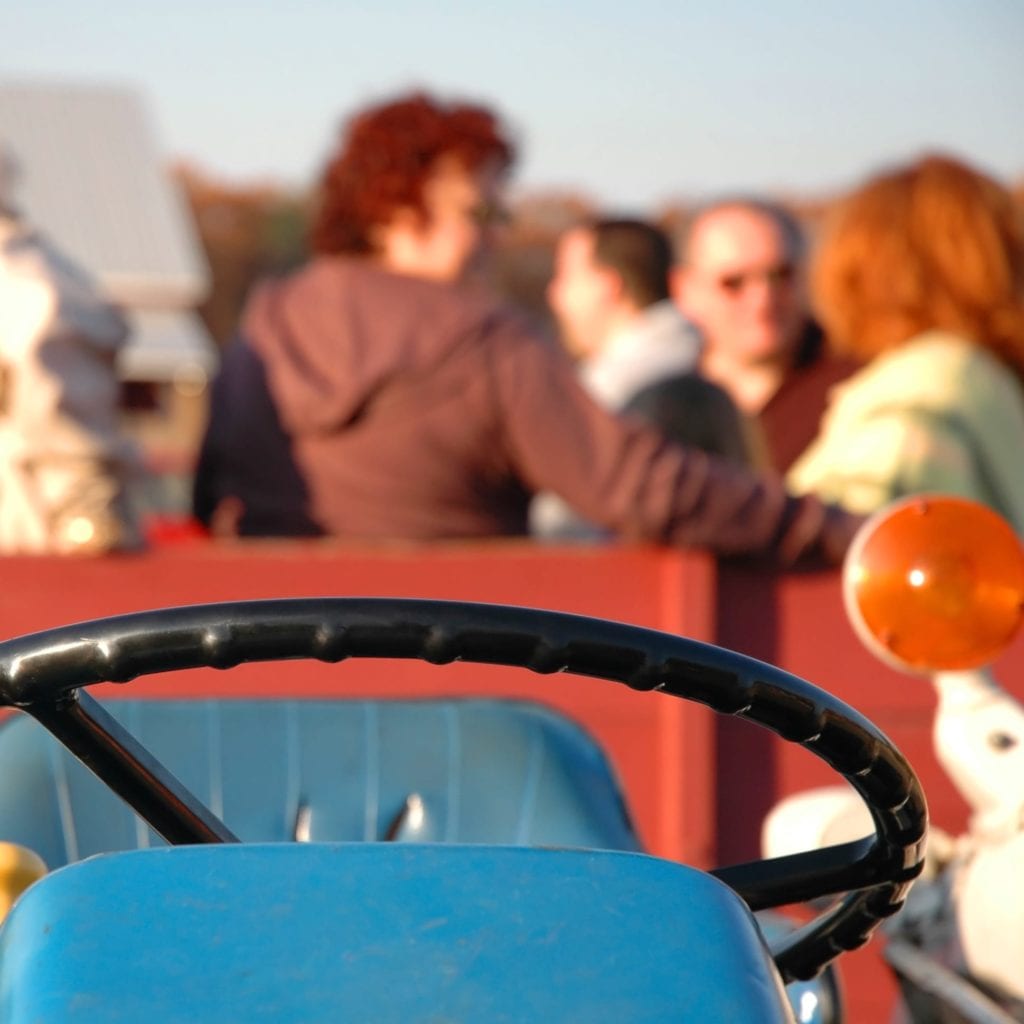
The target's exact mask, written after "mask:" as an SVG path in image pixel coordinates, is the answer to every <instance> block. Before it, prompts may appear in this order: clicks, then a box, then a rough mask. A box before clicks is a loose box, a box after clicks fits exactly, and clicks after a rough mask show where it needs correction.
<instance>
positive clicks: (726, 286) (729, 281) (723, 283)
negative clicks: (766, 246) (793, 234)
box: [718, 263, 796, 295]
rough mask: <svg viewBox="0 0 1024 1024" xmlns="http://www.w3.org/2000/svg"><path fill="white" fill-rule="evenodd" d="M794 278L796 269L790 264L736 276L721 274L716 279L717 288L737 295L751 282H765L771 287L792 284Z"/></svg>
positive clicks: (780, 264) (777, 265) (779, 264)
mask: <svg viewBox="0 0 1024 1024" xmlns="http://www.w3.org/2000/svg"><path fill="white" fill-rule="evenodd" d="M795 276H796V267H794V266H793V264H792V263H778V264H776V265H775V266H774V267H768V268H767V269H766V270H750V271H746V272H740V273H736V274H723V275H722V276H721V277H720V278H719V279H718V287H719V288H721V289H722V291H723V292H727V293H728V294H729V295H739V294H740V293H741V292H743V291H744V289H746V287H747V285H748V284H750V283H751V282H753V281H765V282H766V283H767V284H769V285H771V286H772V287H776V288H777V287H780V286H782V285H787V284H792V282H793V278H794V277H795Z"/></svg>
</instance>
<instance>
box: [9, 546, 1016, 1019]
mask: <svg viewBox="0 0 1024 1024" xmlns="http://www.w3.org/2000/svg"><path fill="white" fill-rule="evenodd" d="M0 564H2V567H3V577H4V583H5V585H4V586H3V588H2V590H0V634H2V635H5V636H14V635H17V634H20V633H26V632H32V631H36V630H40V629H45V628H47V627H51V626H57V625H63V624H65V623H68V622H73V621H77V620H81V619H88V618H97V617H100V616H104V615H110V614H115V613H122V612H128V611H135V610H140V609H144V608H151V607H161V606H168V605H180V604H191V603H199V602H208V601H218V600H236V599H245V598H260V597H298V596H322V595H333V596H355V595H362V596H406V597H433V598H444V599H460V600H478V601H490V602H499V603H507V604H522V605H530V606H535V607H546V608H552V609H557V610H561V611H570V612H576V613H580V614H585V615H596V616H601V617H605V618H612V619H618V620H620V621H624V622H631V623H636V624H639V625H644V626H651V627H654V628H657V629H663V630H668V631H671V632H679V633H684V634H686V635H689V636H692V637H695V638H697V639H701V640H708V641H711V642H714V643H719V644H722V645H723V646H727V647H732V648H734V649H736V650H740V651H743V652H744V653H747V654H751V655H753V656H755V657H758V658H761V659H763V660H766V661H770V662H773V663H776V664H779V665H781V666H782V667H783V668H786V669H788V670H790V671H792V672H795V673H796V674H797V675H800V676H803V677H804V678H807V679H809V680H810V681H812V682H814V683H816V684H817V685H819V686H821V687H824V688H826V689H829V690H832V691H833V692H834V693H836V694H837V695H838V696H839V697H840V698H842V699H843V700H845V701H846V702H847V703H849V704H852V705H853V706H855V707H856V708H857V709H858V710H860V711H862V712H863V713H864V714H866V715H867V716H868V717H869V718H870V719H872V720H873V721H874V722H875V723H876V724H877V725H879V726H880V727H881V728H882V729H883V730H884V731H885V732H887V733H888V734H889V736H890V737H891V738H892V739H893V740H894V741H895V742H896V743H897V745H898V746H899V747H900V748H901V749H902V750H903V751H904V753H905V754H906V755H907V756H908V757H909V759H910V760H911V763H912V764H914V766H915V768H916V769H917V771H918V773H919V774H920V776H921V778H922V782H923V783H924V786H925V791H926V793H927V794H928V798H929V803H930V806H931V808H932V815H933V820H935V821H936V822H937V823H938V824H940V825H942V826H943V827H945V828H947V829H957V828H959V827H961V826H962V824H963V822H964V819H965V816H966V808H965V807H964V805H963V803H962V801H961V800H960V799H959V797H958V796H957V795H956V794H955V792H954V791H953V790H952V787H951V786H950V784H949V783H948V781H947V780H946V779H945V776H944V775H943V774H942V773H941V771H940V769H939V768H938V765H937V764H936V762H935V760H934V757H933V755H932V752H931V744H930V735H929V729H930V723H931V709H932V694H931V691H930V687H929V685H928V684H927V683H926V682H922V681H920V680H917V679H912V678H909V677H904V676H901V675H899V674H898V673H896V672H894V671H892V670H890V669H887V668H885V667H883V666H882V665H880V664H879V663H878V662H877V661H875V660H874V659H873V658H871V657H870V656H869V655H868V654H867V653H866V652H865V651H864V650H863V649H862V648H861V647H860V645H859V643H858V642H857V640H856V638H855V637H854V636H853V634H852V631H851V630H850V627H849V626H848V624H847V623H846V620H845V617H844V614H843V610H842V602H841V597H840V592H839V582H838V575H837V574H836V573H835V572H824V573H809V574H801V573H781V574H779V573H769V572H767V571H765V570H764V569H756V568H752V567H750V566H745V565H743V564H740V563H726V564H723V565H720V566H716V565H715V563H714V562H713V561H712V560H711V559H710V558H709V557H707V556H706V555H704V554H702V553H699V552H682V551H671V550H664V549H657V548H648V547H607V548H590V547H582V548H543V547H539V546H535V545H531V544H529V543H525V542H522V543H516V542H494V543H490V544H473V545H463V544H447V545H436V546H430V547H426V546H418V545H393V546H381V547H375V548H365V547H346V546H344V545H338V544H328V543H320V542H309V543H291V542H289V543H276V542H273V543H271V542H267V543H251V544H237V545H214V544H207V543H195V544H182V545H178V546H171V547H167V548H163V549H157V550H154V551H151V552H149V553H147V554H145V555H139V556H124V557H119V558H106V559H100V560H95V561H84V560H83V561H75V560H62V559H49V558H39V559H28V558H26V559H12V558H8V559H5V560H3V561H2V563H0ZM1020 666H1024V643H1022V644H1018V645H1017V646H1016V647H1015V648H1014V649H1012V650H1011V652H1010V653H1009V654H1008V655H1007V657H1006V658H1005V659H1004V662H1003V664H1002V665H1001V666H1000V667H1001V670H1002V671H1001V677H1002V678H1003V680H1004V682H1009V684H1010V686H1011V689H1016V692H1018V693H1021V692H1022V691H1021V689H1020V688H1019V687H1016V684H1015V681H1014V679H1013V672H1014V669H1015V668H1018V667H1020ZM285 690H287V691H288V692H290V693H293V694H296V695H323V694H338V695H352V696H372V695H377V696H383V695H426V694H442V693H443V694H470V693H473V694H492V695H502V694H503V695H509V696H515V697H524V698H530V699H534V700H538V701H542V702H545V703H548V704H550V705H552V706H554V707H556V708H559V709H561V710H562V711H565V712H567V713H568V714H570V715H572V716H573V717H574V718H576V719H577V720H578V721H580V722H581V723H583V724H584V725H585V726H586V727H587V728H588V729H589V730H590V731H591V732H592V733H593V734H594V735H595V736H596V737H597V738H598V740H599V741H600V742H601V743H602V745H603V746H604V748H605V749H606V750H607V751H608V752H609V754H610V756H611V758H612V760H613V762H614V764H615V766H616V768H617V770H618V772H619V774H620V777H621V779H622V781H623V784H624V786H625V789H626V793H627V799H628V802H629V804H630V807H631V808H632V811H633V814H634V817H635V819H636V821H637V824H638V826H639V829H640V832H641V835H642V837H643V839H644V842H645V843H646V845H647V847H648V849H650V850H651V851H652V852H654V853H657V854H659V855H661V856H664V857H671V858H676V859H680V860H685V861H687V862H689V863H692V864H696V865H698V866H705V867H706V866H709V865H711V864H713V863H716V862H717V863H726V862H729V861H735V860H739V859H747V858H751V857H754V856H756V855H757V852H758V851H757V847H758V834H759V829H760V823H761V820H762V818H763V817H764V813H765V812H766V811H767V809H768V808H769V807H770V806H771V805H772V803H773V802H774V801H775V800H777V799H778V798H779V797H780V796H781V795H783V794H785V793H789V792H793V791H795V790H799V789H803V788H806V787H807V786H810V785H817V784H820V783H827V782H830V781H834V779H833V777H831V776H830V773H829V770H828V769H827V768H826V767H825V766H824V765H823V764H821V763H820V762H818V761H817V760H816V759H815V758H813V757H811V756H810V755H808V754H805V753H804V752H803V751H801V750H799V749H797V748H793V747H791V746H789V745H787V744H784V743H782V742H781V741H778V740H776V739H775V738H774V737H772V736H770V735H769V734H767V733H765V732H763V731H762V730H759V729H757V728H755V727H753V726H750V725H748V724H747V723H744V722H741V721H737V720H732V719H727V718H719V717H716V716H715V715H713V714H712V713H711V712H709V711H707V710H706V709H704V708H701V707H698V706H696V705H691V704H686V703H683V702H681V701H678V700H675V699H673V698H670V697H666V696H664V695H661V694H639V693H634V692H632V691H630V690H628V689H627V688H625V687H622V686H618V685H616V684H614V683H607V682H602V681H597V680H586V679H580V678H575V677H571V676H536V675H533V674H531V673H528V672H524V671H521V670H512V669H503V668H496V667H490V666H470V665H454V666H446V667H443V668H437V667H434V666H429V665H421V664H419V663H415V662H406V661H379V662H367V661H363V662H359V661H356V662H345V663H342V664H340V665H322V664H318V663H309V664H301V663H291V662H289V663H285V664H281V663H278V664H271V665H251V666H243V667H240V668H238V669H233V670H231V671H230V672H226V673H220V672H216V671H215V670H200V671H196V672H190V673H172V674H169V675H168V676H165V677H158V678H153V679H149V680H145V681H138V682H136V683H132V684H129V687H128V688H127V689H125V690H120V689H118V690H117V691H116V693H118V694H125V695H127V694H128V693H129V692H131V693H132V694H133V695H137V694H139V693H157V692H161V693H165V694H168V693H171V692H175V693H180V694H199V693H216V694H222V695H231V694H237V695H239V696H241V695H258V694H276V693H280V692H282V691H285ZM846 962H847V967H846V968H845V970H844V974H845V976H846V977H847V987H848V989H850V990H852V991H850V993H849V994H850V996H851V1011H852V1013H851V1020H852V1021H853V1022H854V1024H856V1022H858V1021H882V1020H884V1019H885V1018H886V1015H887V1012H888V1008H889V1006H891V1001H892V998H893V995H894V989H893V987H892V985H891V983H889V982H888V980H887V976H886V975H885V972H884V971H883V970H882V969H881V968H880V966H879V960H878V955H877V949H875V948H873V947H869V948H868V949H867V950H865V951H862V952H860V953H858V954H855V955H854V956H853V957H847V958H846Z"/></svg>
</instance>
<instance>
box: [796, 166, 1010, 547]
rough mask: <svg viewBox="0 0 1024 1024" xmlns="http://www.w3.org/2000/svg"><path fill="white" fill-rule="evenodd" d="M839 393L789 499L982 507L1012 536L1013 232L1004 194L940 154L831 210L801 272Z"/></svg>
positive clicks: (854, 506)
mask: <svg viewBox="0 0 1024 1024" xmlns="http://www.w3.org/2000/svg"><path fill="white" fill-rule="evenodd" d="M812 290H813V293H814V299H815V304H816V307H817V311H818V314H819V316H820V317H821V320H822V323H823V325H824V327H825V329H826V332H827V334H828V337H829V339H830V341H831V343H832V344H833V346H834V347H835V348H836V349H837V350H838V351H840V352H841V353H843V354H846V355H851V356H854V357H856V358H858V359H861V360H864V361H865V364H866V365H864V367H863V368H862V369H861V370H860V371H858V372H857V373H855V374H854V375H853V376H852V377H850V378H848V379H847V380H846V381H844V382H843V383H842V384H840V385H838V386H837V387H836V388H835V390H834V392H833V396H832V400H831V403H830V406H829V409H828V411H827V413H826V415H825V417H824V419H823V421H822V428H821V432H820V433H819V436H818V438H817V439H816V440H815V442H814V443H813V444H812V445H811V446H810V447H809V448H808V449H807V451H806V452H805V453H804V454H803V456H801V458H800V459H799V460H798V461H797V463H796V464H795V465H794V466H793V468H792V470H791V471H790V473H789V476H788V482H789V483H790V485H791V487H792V488H793V489H794V490H796V491H798V492H800V493H807V492H814V493H817V494H818V495H819V496H821V497H823V498H826V499H827V500H831V501H837V502H839V503H840V504H842V505H844V506H845V507H847V508H849V509H851V510H853V511H857V512H861V513H866V512H871V511H873V510H874V509H876V508H879V507H880V506H882V505H884V504H885V503H886V502H888V501H890V500H892V499H894V498H897V497H900V496H902V495H907V494H914V493H921V492H946V493H951V494H959V495H962V496H964V497H970V498H974V499H976V500H979V501H982V502H984V503H986V504H988V505H990V506H991V507H992V508H994V509H995V510H996V511H998V512H1000V513H1001V514H1002V515H1004V516H1005V517H1006V518H1007V519H1008V520H1009V521H1010V522H1011V523H1013V525H1014V526H1015V527H1016V529H1017V531H1018V532H1020V533H1022V534H1024V462H1022V459H1021V454H1020V453H1021V448H1022V446H1024V231H1022V227H1021V223H1020V220H1019V213H1018V211H1016V210H1015V208H1014V204H1013V200H1012V197H1011V196H1010V194H1009V192H1008V191H1007V190H1005V189H1004V188H1002V187H1001V186H1000V185H998V184H997V183H996V182H994V181H992V180H991V179H990V178H987V177H986V176H984V175H982V174H980V173H978V172H977V171H975V170H973V169H971V168H970V167H967V166H965V165H964V164H962V163H960V162H958V161H956V160H953V159H950V158H948V157H942V156H930V157H926V158H924V159H921V160H919V161H917V162H916V163H913V164H911V165H909V166H907V167H902V168H899V169H897V170H894V171H892V172H890V173H886V174H882V175H880V176H878V177H876V178H874V179H872V180H871V181H869V182H868V183H867V184H866V185H864V186H863V187H861V188H860V189H858V190H857V191H855V192H854V193H853V194H852V195H851V196H849V197H848V198H847V199H846V200H845V201H844V202H842V203H840V205H839V207H838V208H837V210H836V211H835V212H834V214H833V215H832V218H831V221H830V223H828V224H827V225H826V229H825V233H824V235H823V238H822V241H821V243H820V247H819V250H818V253H817V258H816V261H815V264H814V267H813V270H812Z"/></svg>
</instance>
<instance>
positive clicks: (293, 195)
mask: <svg viewBox="0 0 1024 1024" xmlns="http://www.w3.org/2000/svg"><path fill="white" fill-rule="evenodd" d="M173 173H174V176H175V178H176V179H177V181H178V182H179V184H180V186H181V187H182V190H183V191H184V194H185V197H186V199H187V201H188V204H189V206H190V207H191V209H192V213H193V215H194V218H195V223H196V226H197V229H198V233H199V238H200V241H201V243H202V246H203V249H204V250H205V253H206V258H207V261H208V263H209V266H210V272H211V288H210V292H209V295H208V296H207V298H206V300H205V301H204V302H203V304H202V305H201V306H200V308H199V313H200V316H202V318H203V320H204V321H205V323H206V326H207V328H208V330H209V331H210V333H211V335H212V336H213V337H214V338H215V339H216V340H217V341H218V342H219V343H221V344H224V343H226V342H227V341H228V340H230V338H231V335H232V333H233V332H234V330H235V329H236V327H237V323H238V317H239V314H240V312H241V309H242V305H243V303H244V301H245V296H246V294H247V292H248V290H249V288H250V287H251V286H252V284H253V282H254V281H256V280H257V279H258V278H260V277H263V276H265V275H268V274H278V273H284V272H286V271H287V270H289V269H290V268H292V267H294V266H297V265H298V264H299V263H301V262H302V260H303V259H304V258H305V256H306V227H307V224H308V223H309V216H310V212H311V210H312V208H313V203H314V201H315V197H314V196H313V195H312V194H310V193H298V192H294V191H288V190H286V189H282V188H279V187H275V186H272V185H253V186H235V185H226V184H223V183H220V182H215V181H214V180H212V179H211V178H209V177H207V176H205V175H204V174H203V173H201V172H200V171H198V170H196V169H195V168H193V167H190V166H185V165H180V166H177V167H175V168H173ZM1013 192H1014V196H1015V198H1016V199H1017V202H1018V206H1019V207H1020V209H1021V215H1022V216H1024V179H1022V180H1021V181H1020V182H1019V183H1018V184H1017V185H1016V186H1015V187H1014V189H1013ZM782 200H783V201H784V202H785V203H786V205H788V206H789V207H790V208H791V209H792V210H793V211H794V212H795V213H796V214H797V216H798V217H800V219H801V220H802V221H803V222H804V223H805V225H806V226H807V228H808V230H809V231H810V232H811V233H812V234H813V231H814V229H815V228H816V227H817V225H818V224H819V223H820V221H821V219H822V218H823V217H824V216H825V215H826V213H827V212H828V207H829V205H830V202H831V201H832V200H831V199H829V198H823V199H809V198H806V197H782ZM599 209H600V208H599V206H598V204H596V203H595V202H593V201H592V200H591V199H589V198H588V197H587V196H584V195H580V194H577V193H573V192H534V193H531V194H526V195H523V196H521V197H519V198H517V199H515V200H514V201H513V203H512V219H511V222H510V223H509V225H508V228H507V229H506V231H505V232H504V233H503V236H502V240H501V245H500V247H499V250H498V253H497V265H496V267H495V270H496V278H497V280H496V283H497V286H498V288H499V290H500V291H501V293H502V294H503V295H504V296H505V297H506V298H508V299H509V300H510V301H512V302H515V303H517V304H518V305H520V306H522V307H524V308H525V309H526V310H528V311H530V312H532V313H533V314H534V315H535V316H536V317H537V318H538V319H540V320H542V321H547V320H548V311H547V307H546V304H545V301H544V287H545V285H546V283H547V280H548V278H549V277H550V274H551V268H552V255H553V252H554V244H555V241H556V239H557V238H558V236H559V235H560V234H561V233H562V231H564V230H565V229H566V228H567V227H569V226H570V225H571V224H573V223H575V222H577V221H579V220H581V219H583V218H585V217H587V216H591V215H594V214H596V213H598V212H599ZM689 209H690V207H689V206H688V205H687V204H686V203H685V202H674V203H671V204H666V205H665V206H663V207H662V208H661V209H659V210H656V211H654V213H653V214H652V215H651V216H652V217H653V219H654V220H655V222H657V223H659V224H660V225H661V226H662V227H663V228H664V229H665V230H666V231H668V232H669V234H674V233H675V232H676V231H677V230H678V229H679V228H680V227H681V225H682V223H683V222H684V220H685V218H686V217H687V215H688V212H689Z"/></svg>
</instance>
